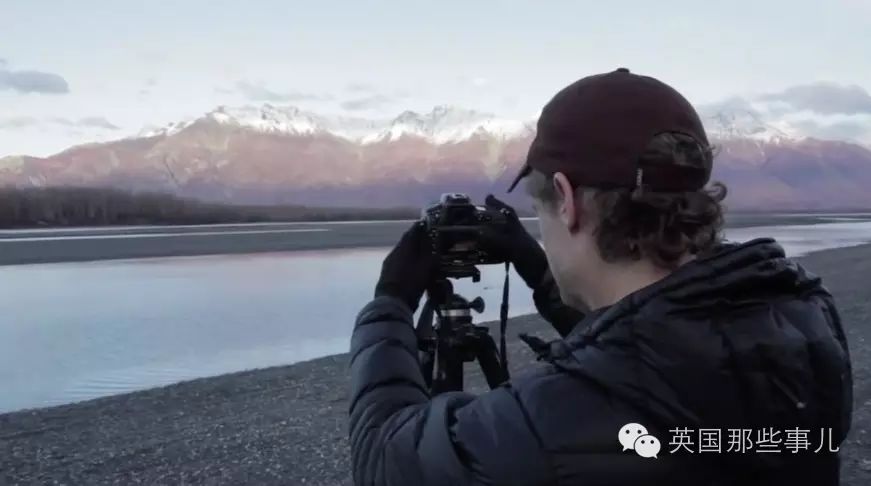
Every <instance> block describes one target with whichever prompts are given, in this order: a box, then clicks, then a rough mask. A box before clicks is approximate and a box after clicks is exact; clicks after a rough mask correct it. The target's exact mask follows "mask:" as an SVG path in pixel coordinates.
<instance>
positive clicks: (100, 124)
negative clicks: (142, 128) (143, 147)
mask: <svg viewBox="0 0 871 486" xmlns="http://www.w3.org/2000/svg"><path fill="white" fill-rule="evenodd" d="M78 126H80V127H94V128H103V129H106V130H120V129H121V127H119V126H118V125H115V124H114V123H112V122H110V121H109V120H107V119H105V118H103V117H101V116H87V117H85V118H79V121H78Z"/></svg>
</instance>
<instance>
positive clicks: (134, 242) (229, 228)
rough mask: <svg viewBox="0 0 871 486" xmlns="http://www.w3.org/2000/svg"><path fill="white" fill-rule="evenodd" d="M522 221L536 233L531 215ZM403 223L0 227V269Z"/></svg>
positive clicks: (766, 221)
mask: <svg viewBox="0 0 871 486" xmlns="http://www.w3.org/2000/svg"><path fill="white" fill-rule="evenodd" d="M869 221H871V214H869V213H853V214H852V215H846V214H844V213H833V214H828V215H826V214H818V215H809V214H794V215H789V214H777V213H772V214H764V213H760V214H736V215H735V217H734V218H733V219H731V220H727V224H726V225H725V230H726V231H727V232H728V231H729V230H740V229H746V228H756V227H773V226H778V227H791V226H802V225H818V224H832V223H834V224H838V223H842V224H843V223H848V224H850V223H862V222H869ZM523 223H524V225H525V226H526V228H527V229H528V230H529V232H530V233H531V234H532V235H533V236H535V237H537V236H538V224H537V222H536V220H535V219H534V218H523ZM408 225H409V221H408V220H389V221H388V220H384V221H335V222H292V223H250V224H216V225H178V226H126V227H111V226H103V227H90V228H83V227H58V228H44V229H15V230H0V267H2V266H16V265H32V264H47V263H82V262H97V261H119V260H131V259H149V258H171V257H192V256H217V255H248V254H263V253H287V252H291V253H292V252H298V251H312V250H353V249H372V248H389V247H391V246H392V245H393V244H394V243H395V242H396V240H397V239H398V238H399V237H400V235H401V234H402V233H403V232H404V231H405V230H406V229H407V227H408ZM869 241H871V240H869Z"/></svg>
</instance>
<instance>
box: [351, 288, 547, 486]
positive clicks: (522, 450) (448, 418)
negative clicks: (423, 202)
mask: <svg viewBox="0 0 871 486" xmlns="http://www.w3.org/2000/svg"><path fill="white" fill-rule="evenodd" d="M416 339H417V338H416V336H415V333H414V330H413V327H412V313H411V310H410V309H409V308H408V306H407V305H405V304H404V303H403V302H401V301H400V300H398V299H394V298H391V297H379V298H376V299H375V300H374V301H372V302H371V303H370V304H369V305H367V306H366V307H365V308H364V309H363V310H362V311H361V312H360V314H359V316H358V318H357V324H356V328H355V330H354V334H353V337H352V339H351V364H350V367H351V407H350V419H351V420H350V423H351V425H350V442H351V456H352V464H353V473H354V482H355V483H356V484H358V485H370V484H385V485H402V486H405V485H410V484H413V485H421V486H425V485H442V484H451V485H463V484H477V483H483V484H512V485H529V484H548V483H550V482H552V480H550V479H548V478H552V474H553V473H552V472H551V471H550V469H549V468H548V467H547V461H546V458H545V456H544V452H543V450H542V449H541V446H540V444H539V442H538V439H537V438H536V434H534V433H533V432H532V431H531V430H530V429H529V425H528V421H527V420H526V418H525V413H524V411H523V409H522V405H521V403H520V402H519V400H518V399H517V396H516V394H515V392H514V390H512V388H510V386H503V387H500V388H498V389H496V390H493V391H490V392H489V393H485V394H483V395H481V396H478V397H474V396H472V395H469V394H466V393H445V394H442V395H439V396H437V397H435V398H433V399H430V396H429V394H428V392H427V390H426V388H425V385H424V380H423V375H422V373H421V371H420V365H419V362H418V358H417V341H416ZM518 459H519V460H518Z"/></svg>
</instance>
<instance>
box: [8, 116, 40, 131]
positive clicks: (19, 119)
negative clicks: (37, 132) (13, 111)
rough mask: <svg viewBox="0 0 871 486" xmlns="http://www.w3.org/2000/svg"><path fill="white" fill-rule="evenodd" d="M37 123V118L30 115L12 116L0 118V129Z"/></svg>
mask: <svg viewBox="0 0 871 486" xmlns="http://www.w3.org/2000/svg"><path fill="white" fill-rule="evenodd" d="M38 124H39V120H37V119H36V118H33V117H32V116H13V117H11V118H2V119H0V129H6V128H25V127H29V126H33V125H38Z"/></svg>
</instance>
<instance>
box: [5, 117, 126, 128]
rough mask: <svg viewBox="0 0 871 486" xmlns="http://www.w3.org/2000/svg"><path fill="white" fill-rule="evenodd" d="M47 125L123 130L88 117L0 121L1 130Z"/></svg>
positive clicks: (110, 123) (18, 118)
mask: <svg viewBox="0 0 871 486" xmlns="http://www.w3.org/2000/svg"><path fill="white" fill-rule="evenodd" d="M46 125H60V126H64V127H70V128H101V129H103V130H120V129H121V127H119V126H118V125H115V124H114V123H112V122H110V121H109V120H107V119H105V118H103V117H101V116H86V117H83V118H79V119H78V120H70V119H69V118H64V117H53V118H49V119H45V120H40V119H37V118H34V117H32V116H16V117H11V118H5V119H0V129H4V128H5V129H17V128H29V127H42V126H46Z"/></svg>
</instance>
